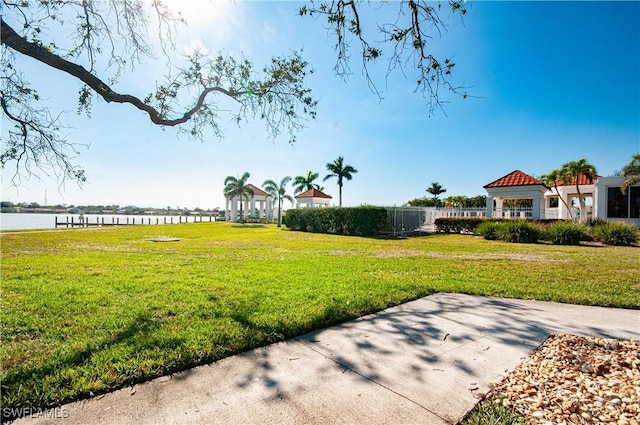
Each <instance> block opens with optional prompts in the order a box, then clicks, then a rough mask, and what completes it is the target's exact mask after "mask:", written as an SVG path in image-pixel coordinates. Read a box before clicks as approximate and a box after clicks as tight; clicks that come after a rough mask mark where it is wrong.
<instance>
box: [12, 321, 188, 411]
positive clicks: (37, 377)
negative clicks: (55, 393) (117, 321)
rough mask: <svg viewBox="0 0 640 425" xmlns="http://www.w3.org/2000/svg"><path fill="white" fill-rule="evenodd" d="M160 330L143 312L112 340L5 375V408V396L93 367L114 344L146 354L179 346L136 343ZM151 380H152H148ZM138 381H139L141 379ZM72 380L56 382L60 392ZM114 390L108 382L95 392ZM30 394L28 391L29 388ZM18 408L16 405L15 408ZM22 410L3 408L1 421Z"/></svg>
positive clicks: (46, 402)
mask: <svg viewBox="0 0 640 425" xmlns="http://www.w3.org/2000/svg"><path fill="white" fill-rule="evenodd" d="M159 328H160V321H158V320H157V319H154V318H153V317H152V316H151V315H150V314H148V313H143V314H140V315H138V316H137V317H136V318H135V319H133V321H132V322H131V323H130V324H129V325H128V326H126V327H124V328H122V329H121V330H120V331H119V332H118V333H116V334H114V335H112V336H111V337H109V338H105V339H104V340H102V341H95V340H94V342H93V343H89V344H85V345H84V346H83V347H81V348H78V349H76V350H69V351H67V350H66V349H67V348H68V347H69V346H68V345H65V346H63V348H62V349H61V350H60V353H59V354H58V355H56V356H53V357H51V358H50V359H49V361H48V362H46V363H44V364H41V365H38V366H35V367H28V366H27V367H24V368H22V367H21V368H18V370H14V371H11V372H10V373H5V376H4V377H3V379H2V393H3V403H2V404H3V405H4V406H5V407H11V406H7V404H6V403H5V400H4V396H10V395H14V396H16V395H18V397H19V398H21V399H22V398H23V397H20V396H19V394H15V392H16V391H17V390H18V389H19V388H21V387H23V386H24V385H25V384H26V383H28V382H31V383H33V382H46V381H51V379H52V377H54V376H55V375H56V373H58V372H60V371H61V370H65V369H68V368H77V367H82V366H83V365H85V366H90V364H91V358H92V356H94V355H96V354H98V353H101V352H102V351H103V350H105V349H107V348H109V347H110V346H113V345H118V344H123V343H124V344H126V345H128V346H131V347H133V348H135V350H131V351H133V352H141V351H142V352H144V351H145V350H146V349H149V348H152V347H158V346H159V345H161V346H172V345H176V344H179V343H180V341H178V340H176V339H174V340H165V339H163V340H162V341H157V340H154V339H149V340H144V343H143V344H140V342H139V341H137V338H138V337H142V338H145V337H146V336H148V335H153V334H154V333H155V332H156V331H157V330H158V329H159ZM146 379H149V377H146ZM138 380H139V379H138ZM135 381H136V378H129V379H126V380H123V381H118V382H116V383H115V386H117V387H122V386H125V385H128V384H131V383H133V382H135ZM72 384H73V383H72V379H71V378H66V377H65V378H64V379H61V380H60V381H59V382H56V384H55V385H56V387H58V390H62V389H63V388H64V387H68V386H71V385H72ZM113 387H114V383H106V388H104V389H102V390H94V391H95V392H96V393H97V394H100V393H104V392H108V391H111V390H112V389H113ZM27 391H28V388H27ZM96 393H88V394H81V395H80V396H76V397H74V398H73V399H83V398H88V397H91V396H94V395H97V394H96ZM64 401H69V400H48V399H47V398H46V397H42V398H41V399H40V400H38V401H37V402H36V401H35V400H34V399H29V400H27V402H28V403H32V404H31V405H29V407H30V408H43V407H51V406H53V405H58V404H59V403H61V402H64ZM20 405H22V403H21V402H20V401H18V406H20ZM14 407H17V406H14ZM22 410H23V412H24V413H25V414H28V413H29V410H28V409H22ZM19 411H20V409H15V411H14V409H2V422H3V423H4V422H5V421H11V420H13V419H16V417H15V416H14V415H15V414H16V412H19Z"/></svg>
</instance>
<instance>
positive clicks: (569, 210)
mask: <svg viewBox="0 0 640 425" xmlns="http://www.w3.org/2000/svg"><path fill="white" fill-rule="evenodd" d="M553 187H554V189H555V190H556V193H557V194H558V198H560V200H561V201H562V203H563V204H564V206H565V208H566V209H567V212H568V213H569V218H570V219H571V220H573V210H572V209H571V208H569V204H567V201H565V200H564V198H563V197H562V196H561V195H560V191H559V190H558V184H557V183H556V182H555V181H554V182H553ZM558 218H560V217H558Z"/></svg>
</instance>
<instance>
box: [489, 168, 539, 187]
mask: <svg viewBox="0 0 640 425" xmlns="http://www.w3.org/2000/svg"><path fill="white" fill-rule="evenodd" d="M535 185H541V186H544V183H543V182H542V181H541V180H538V179H536V178H535V177H531V176H530V175H529V174H527V173H523V172H522V171H520V170H514V171H512V172H510V173H509V174H507V175H506V176H503V177H500V178H499V179H497V180H494V181H492V182H491V183H489V184H486V185H484V186H483V187H484V188H485V189H487V188H492V187H511V186H535Z"/></svg>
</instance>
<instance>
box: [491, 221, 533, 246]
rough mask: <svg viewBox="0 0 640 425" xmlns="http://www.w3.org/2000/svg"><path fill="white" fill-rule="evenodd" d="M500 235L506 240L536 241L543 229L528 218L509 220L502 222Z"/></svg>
mask: <svg viewBox="0 0 640 425" xmlns="http://www.w3.org/2000/svg"><path fill="white" fill-rule="evenodd" d="M498 235H499V236H500V239H502V240H503V241H505V242H516V243H536V242H538V239H540V237H541V236H542V231H541V230H540V227H539V226H538V225H536V224H534V223H531V222H529V221H527V220H508V221H503V222H501V223H500V226H499V227H498Z"/></svg>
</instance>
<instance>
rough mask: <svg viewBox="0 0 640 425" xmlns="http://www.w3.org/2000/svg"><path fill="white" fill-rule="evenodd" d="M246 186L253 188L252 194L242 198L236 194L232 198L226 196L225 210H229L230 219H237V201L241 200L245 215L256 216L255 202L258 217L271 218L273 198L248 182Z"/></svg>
mask: <svg viewBox="0 0 640 425" xmlns="http://www.w3.org/2000/svg"><path fill="white" fill-rule="evenodd" d="M247 186H248V187H250V188H251V190H253V196H248V197H245V196H243V197H242V200H240V198H239V197H238V196H234V197H233V198H227V211H230V214H231V215H230V219H231V221H236V220H238V212H239V210H240V209H239V207H238V203H239V202H243V203H244V204H243V206H242V214H243V215H244V216H245V217H251V218H255V217H256V214H255V213H256V202H257V203H258V217H259V218H267V219H271V218H273V199H272V198H271V197H270V196H269V195H268V194H267V192H265V191H264V190H262V189H260V188H258V187H257V186H254V185H252V184H248V185H247Z"/></svg>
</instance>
